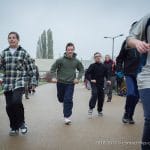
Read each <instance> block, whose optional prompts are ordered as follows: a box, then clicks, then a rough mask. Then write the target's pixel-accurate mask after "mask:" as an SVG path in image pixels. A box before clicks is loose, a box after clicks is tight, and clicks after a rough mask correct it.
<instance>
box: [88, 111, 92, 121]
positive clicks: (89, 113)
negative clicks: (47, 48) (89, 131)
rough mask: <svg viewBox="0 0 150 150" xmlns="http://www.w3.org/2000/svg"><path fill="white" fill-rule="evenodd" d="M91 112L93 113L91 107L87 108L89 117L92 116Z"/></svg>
mask: <svg viewBox="0 0 150 150" xmlns="http://www.w3.org/2000/svg"><path fill="white" fill-rule="evenodd" d="M92 113H93V109H89V110H88V116H89V119H91V118H92Z"/></svg>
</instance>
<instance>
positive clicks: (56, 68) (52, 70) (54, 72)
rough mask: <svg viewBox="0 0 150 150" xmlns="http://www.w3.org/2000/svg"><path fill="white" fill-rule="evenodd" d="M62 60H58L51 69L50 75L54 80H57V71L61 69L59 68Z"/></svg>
mask: <svg viewBox="0 0 150 150" xmlns="http://www.w3.org/2000/svg"><path fill="white" fill-rule="evenodd" d="M60 62H61V59H57V60H56V61H55V62H54V64H53V65H52V67H51V69H50V75H51V77H52V78H57V70H58V68H59V66H60V65H61V63H60Z"/></svg>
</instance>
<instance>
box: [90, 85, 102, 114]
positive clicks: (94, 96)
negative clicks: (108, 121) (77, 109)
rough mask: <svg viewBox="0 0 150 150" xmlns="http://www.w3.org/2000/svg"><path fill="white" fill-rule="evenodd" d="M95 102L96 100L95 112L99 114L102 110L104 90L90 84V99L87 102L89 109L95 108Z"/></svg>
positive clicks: (99, 86)
mask: <svg viewBox="0 0 150 150" xmlns="http://www.w3.org/2000/svg"><path fill="white" fill-rule="evenodd" d="M97 100H98V103H97V111H98V112H101V111H102V110H103V104H104V88H103V86H102V85H97V84H95V83H91V98H90V102H89V108H90V109H93V108H95V105H96V102H97Z"/></svg>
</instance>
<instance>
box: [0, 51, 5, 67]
mask: <svg viewBox="0 0 150 150" xmlns="http://www.w3.org/2000/svg"><path fill="white" fill-rule="evenodd" d="M4 67H5V61H4V51H3V52H2V53H1V54H0V70H4Z"/></svg>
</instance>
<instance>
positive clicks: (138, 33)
mask: <svg viewBox="0 0 150 150" xmlns="http://www.w3.org/2000/svg"><path fill="white" fill-rule="evenodd" d="M148 18H150V14H148V15H147V16H145V17H143V18H142V19H141V20H139V21H138V22H137V23H136V24H135V25H133V26H132V27H131V29H130V31H129V36H128V37H127V40H128V39H131V38H133V39H138V40H144V39H145V27H146V23H147V21H148Z"/></svg>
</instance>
